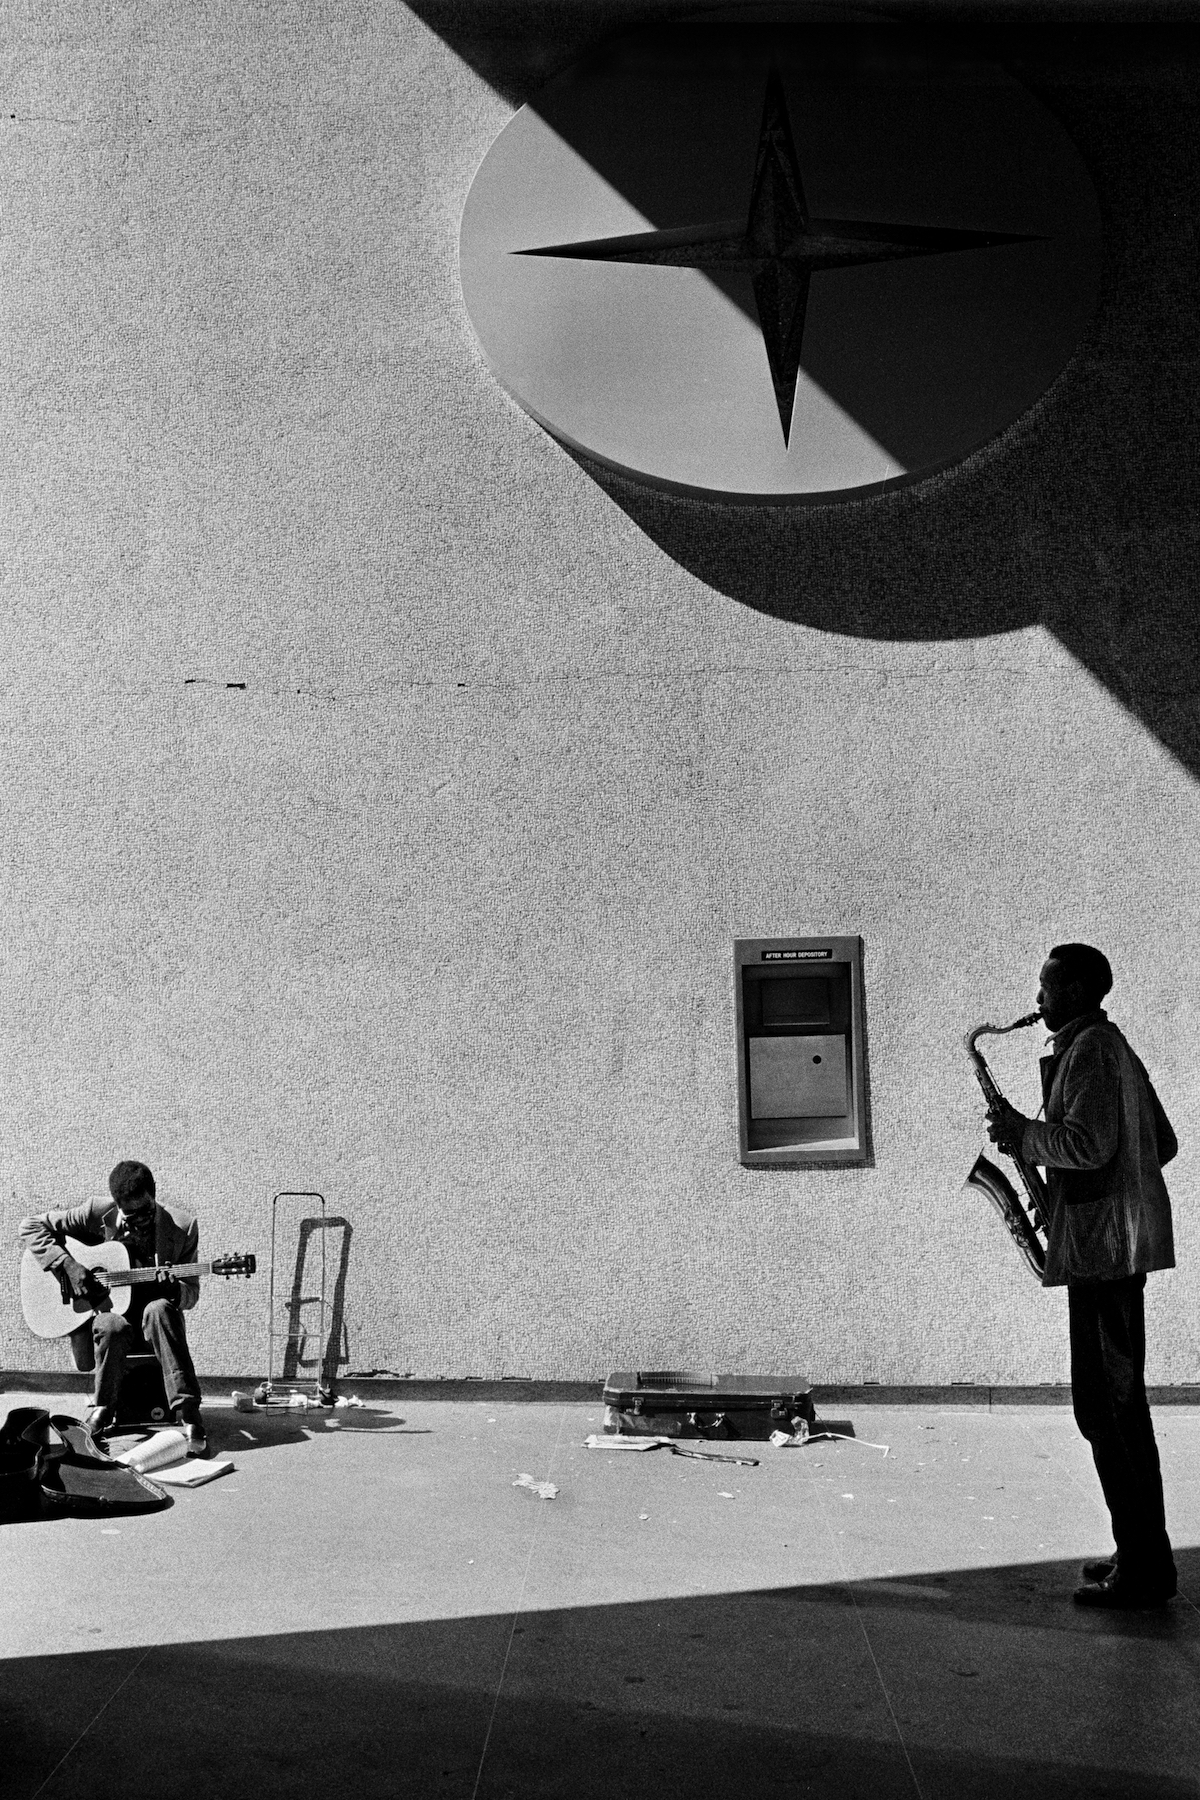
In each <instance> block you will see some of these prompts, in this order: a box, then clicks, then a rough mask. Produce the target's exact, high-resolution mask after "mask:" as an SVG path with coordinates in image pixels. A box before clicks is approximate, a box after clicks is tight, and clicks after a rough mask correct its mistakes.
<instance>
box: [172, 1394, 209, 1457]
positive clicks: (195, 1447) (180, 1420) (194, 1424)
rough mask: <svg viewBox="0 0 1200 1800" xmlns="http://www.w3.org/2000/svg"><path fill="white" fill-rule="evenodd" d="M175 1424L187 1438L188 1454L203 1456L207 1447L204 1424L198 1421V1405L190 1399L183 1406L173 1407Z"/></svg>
mask: <svg viewBox="0 0 1200 1800" xmlns="http://www.w3.org/2000/svg"><path fill="white" fill-rule="evenodd" d="M175 1426H176V1429H177V1430H179V1431H182V1433H183V1435H184V1437H185V1438H186V1439H187V1453H188V1455H189V1456H203V1455H204V1454H205V1452H206V1451H207V1449H208V1438H207V1437H206V1436H205V1432H204V1426H203V1425H202V1424H201V1422H200V1405H199V1402H198V1401H196V1400H190V1401H188V1402H187V1403H186V1404H185V1405H183V1406H177V1407H176V1408H175Z"/></svg>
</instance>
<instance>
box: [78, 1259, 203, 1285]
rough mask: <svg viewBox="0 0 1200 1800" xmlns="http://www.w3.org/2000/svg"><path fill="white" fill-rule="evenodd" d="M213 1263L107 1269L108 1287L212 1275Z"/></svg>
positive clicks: (162, 1264)
mask: <svg viewBox="0 0 1200 1800" xmlns="http://www.w3.org/2000/svg"><path fill="white" fill-rule="evenodd" d="M212 1267H213V1266H212V1264H211V1263H159V1264H156V1265H155V1267H154V1268H151V1269H106V1270H105V1271H104V1276H103V1279H104V1284H105V1286H106V1287H133V1286H134V1285H135V1284H136V1283H137V1282H139V1281H160V1280H162V1279H163V1278H164V1277H165V1278H166V1279H167V1280H169V1281H179V1280H181V1279H182V1278H183V1277H185V1276H188V1275H211V1274H212Z"/></svg>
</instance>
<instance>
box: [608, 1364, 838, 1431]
mask: <svg viewBox="0 0 1200 1800" xmlns="http://www.w3.org/2000/svg"><path fill="white" fill-rule="evenodd" d="M604 1405H605V1409H606V1410H605V1414H604V1429H605V1431H607V1432H613V1433H617V1434H620V1435H622V1436H626V1437H696V1438H701V1437H702V1438H739V1439H740V1438H747V1439H758V1440H759V1441H760V1442H761V1441H765V1440H766V1439H767V1438H769V1437H770V1435H771V1433H772V1432H773V1431H788V1432H795V1431H799V1430H800V1427H801V1421H803V1424H804V1425H805V1426H806V1427H807V1429H808V1430H809V1431H812V1430H813V1429H814V1427H815V1425H816V1419H817V1415H816V1408H815V1406H814V1405H813V1397H812V1384H811V1382H810V1381H809V1379H808V1377H807V1375H712V1374H708V1373H705V1372H704V1371H702V1370H696V1369H663V1370H649V1371H648V1370H637V1371H626V1370H619V1371H618V1372H617V1373H616V1374H613V1375H610V1376H609V1377H608V1380H607V1381H606V1382H605V1384H604Z"/></svg>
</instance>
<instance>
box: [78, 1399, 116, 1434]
mask: <svg viewBox="0 0 1200 1800" xmlns="http://www.w3.org/2000/svg"><path fill="white" fill-rule="evenodd" d="M116 1417H117V1415H116V1414H115V1413H114V1411H113V1409H112V1407H111V1406H93V1408H92V1410H91V1412H90V1413H89V1414H88V1416H87V1419H86V1421H85V1423H86V1425H87V1429H88V1432H89V1434H90V1435H91V1436H92V1437H94V1438H102V1437H103V1436H104V1434H105V1433H106V1432H108V1431H111V1430H112V1428H113V1426H114V1425H115V1423H116Z"/></svg>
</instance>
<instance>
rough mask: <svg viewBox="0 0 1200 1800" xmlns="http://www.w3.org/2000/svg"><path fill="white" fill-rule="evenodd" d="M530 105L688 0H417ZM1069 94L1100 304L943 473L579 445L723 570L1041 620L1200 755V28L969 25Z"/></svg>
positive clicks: (794, 613)
mask: <svg viewBox="0 0 1200 1800" xmlns="http://www.w3.org/2000/svg"><path fill="white" fill-rule="evenodd" d="M413 10H414V11H415V12H416V13H417V14H418V15H419V16H420V17H421V18H422V19H423V20H424V21H425V22H426V23H427V24H428V25H430V26H431V28H432V29H434V30H435V31H437V32H438V33H439V34H440V35H441V36H442V37H443V38H444V39H445V41H446V42H447V43H448V44H449V45H450V46H451V48H453V49H454V50H455V51H456V52H457V53H458V54H459V55H461V56H462V57H463V58H464V60H465V61H466V62H468V63H469V64H470V66H471V67H473V68H474V69H475V70H476V72H477V73H479V74H480V75H482V76H483V77H484V78H485V79H486V80H488V81H489V82H490V83H491V84H492V85H493V86H494V87H495V88H496V89H497V91H498V92H500V93H501V94H503V95H504V96H505V98H506V99H508V100H509V101H511V103H512V104H513V105H514V106H515V105H519V104H521V103H522V102H524V101H525V100H527V99H529V98H531V97H532V96H533V95H534V94H535V93H536V91H537V89H538V88H539V87H540V86H541V84H542V83H543V82H544V81H545V80H547V79H548V78H549V76H550V75H552V74H553V73H554V72H556V71H557V70H558V69H559V68H561V67H562V66H563V65H564V64H565V63H566V62H568V61H570V59H571V58H572V57H574V56H576V55H578V54H579V53H580V52H581V51H582V50H584V49H586V48H587V47H589V46H590V45H591V44H593V43H595V42H596V41H597V40H598V39H600V38H602V37H603V36H604V35H605V34H606V33H607V32H610V31H613V30H616V29H619V28H622V27H625V26H628V25H632V24H637V23H640V22H642V21H644V20H647V19H653V20H655V21H660V22H661V21H663V20H665V19H670V18H672V17H677V16H682V15H683V14H684V13H687V12H694V10H695V8H694V6H674V5H659V6H648V5H640V6H633V5H628V4H617V3H614V0H610V3H609V4H600V5H597V6H594V7H590V8H588V9H587V11H586V14H585V13H584V12H583V11H582V10H581V9H579V8H567V7H560V6H554V5H546V4H543V3H540V0H501V3H500V4H487V5H484V4H481V3H477V0H465V3H461V4H454V5H450V4H448V3H447V0H415V3H414V6H413ZM971 42H972V45H973V47H974V48H975V49H977V50H978V51H979V52H980V54H982V55H984V56H986V57H990V58H991V59H993V60H995V61H997V62H999V63H1001V64H1003V65H1004V66H1006V67H1007V68H1008V69H1009V70H1010V71H1011V72H1012V73H1013V74H1015V75H1016V76H1017V77H1018V78H1019V79H1021V80H1023V81H1024V82H1025V83H1026V84H1027V85H1028V86H1029V87H1031V88H1032V89H1033V90H1034V91H1035V92H1036V93H1037V94H1038V95H1039V97H1040V98H1041V99H1042V101H1043V102H1044V104H1046V105H1047V106H1048V107H1049V108H1050V110H1051V111H1052V112H1054V113H1056V114H1057V116H1058V117H1059V118H1060V120H1061V121H1062V123H1063V124H1064V125H1065V127H1066V129H1067V130H1068V132H1069V133H1070V135H1071V136H1072V138H1073V139H1074V141H1075V144H1076V145H1077V147H1078V149H1079V151H1080V153H1081V154H1082V156H1083V159H1084V162H1085V164H1086V165H1087V167H1088V170H1089V173H1090V175H1091V179H1092V182H1093V184H1094V186H1095V188H1096V191H1097V193H1098V195H1099V199H1100V205H1101V212H1102V217H1103V221H1104V234H1105V255H1104V269H1103V276H1102V290H1101V298H1100V303H1099V307H1098V310H1097V314H1096V317H1095V319H1094V320H1093V323H1092V326H1091V328H1090V330H1089V332H1088V334H1087V335H1086V337H1085V339H1084V341H1083V343H1082V345H1081V347H1080V349H1079V351H1078V353H1077V355H1076V356H1075V358H1074V360H1073V361H1072V363H1071V364H1070V365H1069V366H1068V368H1067V369H1066V371H1065V372H1064V373H1063V375H1062V376H1061V377H1060V378H1059V380H1058V381H1057V382H1056V383H1055V384H1054V386H1053V387H1052V388H1051V389H1050V390H1049V392H1048V393H1047V394H1046V395H1045V396H1043V398H1042V400H1041V401H1039V402H1038V404H1037V405H1036V406H1035V407H1034V408H1033V409H1031V411H1030V412H1029V413H1027V414H1026V415H1025V416H1024V417H1023V418H1022V419H1020V420H1018V421H1017V422H1016V424H1015V425H1013V426H1012V427H1010V428H1009V430H1007V431H1006V432H1004V433H1002V434H1001V435H1000V436H999V437H998V438H997V439H995V440H994V441H993V442H992V443H991V444H989V445H987V446H985V447H984V448H983V449H982V450H980V451H979V452H977V453H976V454H975V455H973V456H971V457H970V458H968V459H967V460H965V461H964V462H962V463H960V464H959V465H957V466H956V467H954V468H952V469H951V470H949V471H947V472H945V473H943V474H940V475H937V476H934V477H931V478H929V479H927V480H925V481H923V482H920V483H918V484H916V485H915V486H913V487H911V488H908V489H902V490H899V491H894V492H892V493H888V494H883V495H879V496H876V497H873V498H864V499H860V500H853V501H845V502H839V503H835V504H831V505H817V506H806V507H785V506H784V507H770V506H753V507H746V506H739V505H730V504H721V503H713V502H707V501H703V500H697V499H691V498H683V497H679V496H676V495H673V494H669V493H665V492H662V491H659V490H655V489H653V488H651V487H649V486H645V485H643V484H641V483H639V482H635V481H633V480H630V479H628V478H625V477H622V476H620V475H619V474H615V473H614V472H612V471H611V470H609V469H607V468H606V467H603V466H602V465H600V464H598V463H594V462H592V461H590V460H589V459H587V458H585V457H582V456H579V455H576V456H575V460H576V462H577V463H578V464H579V465H580V466H581V467H582V468H583V469H585V470H586V472H587V473H588V474H589V475H590V476H591V478H592V479H593V480H595V482H596V483H597V485H598V486H600V487H601V488H602V489H603V490H604V491H605V492H606V493H607V494H608V495H609V497H610V498H611V499H612V500H613V502H614V503H615V504H617V505H618V506H620V507H621V508H622V509H623V511H625V512H626V513H627V514H628V515H629V517H630V518H632V519H633V520H634V521H635V522H636V524H637V525H638V526H639V527H640V529H641V530H643V531H644V532H645V533H646V535H647V536H648V537H650V538H651V539H652V540H653V541H654V542H655V543H656V544H658V545H659V546H660V548H661V549H662V550H663V551H664V552H665V553H666V554H667V555H669V556H670V557H672V558H673V559H674V560H675V561H676V562H677V563H679V564H680V565H681V566H682V567H684V568H685V569H687V570H689V571H690V572H691V573H692V574H694V575H695V576H697V577H698V578H699V579H700V580H702V581H704V582H705V583H706V584H707V585H709V586H710V587H713V588H715V589H716V590H717V591H719V592H721V593H724V594H727V595H729V596H730V597H731V598H733V599H735V600H737V601H739V602H741V603H742V604H743V605H745V606H748V607H751V608H753V609H755V610H756V611H759V612H763V613H767V614H770V615H771V616H773V617H775V618H779V619H783V620H786V621H788V622H790V623H794V624H797V625H804V626H809V627H815V628H817V629H819V630H824V631H832V632H840V633H845V634H848V635H851V636H856V637H862V638H870V639H877V640H881V641H914V640H926V641H930V640H943V641H944V640H948V639H965V638H972V637H982V636H991V635H994V634H996V633H1001V632H1005V631H1012V630H1015V629H1018V628H1021V627H1023V626H1029V625H1034V624H1041V625H1043V626H1045V627H1046V628H1047V629H1048V630H1049V631H1051V632H1053V633H1054V635H1055V636H1056V637H1057V638H1058V639H1059V640H1060V642H1061V643H1062V644H1064V645H1065V646H1066V648H1067V649H1068V650H1069V651H1070V652H1071V654H1072V655H1073V656H1075V657H1076V658H1077V659H1078V660H1079V661H1080V662H1081V663H1082V664H1083V665H1084V666H1086V667H1087V668H1088V669H1089V670H1090V671H1091V672H1092V673H1093V674H1094V675H1095V676H1097V677H1098V678H1099V679H1100V680H1101V681H1102V682H1103V683H1104V684H1105V686H1106V687H1107V688H1108V689H1109V691H1110V692H1111V693H1112V694H1113V695H1114V696H1115V697H1116V698H1117V699H1118V700H1119V701H1120V702H1121V703H1122V704H1123V705H1124V706H1125V707H1127V708H1128V709H1129V710H1130V711H1131V712H1132V713H1134V714H1135V715H1136V716H1137V717H1138V718H1139V719H1140V720H1141V721H1142V723H1143V724H1145V725H1146V726H1147V727H1148V728H1149V729H1150V730H1151V731H1153V732H1154V733H1155V734H1156V735H1157V736H1158V738H1159V739H1160V740H1161V741H1162V742H1163V744H1165V745H1166V747H1167V748H1168V749H1169V750H1170V751H1171V752H1172V753H1173V754H1174V755H1175V756H1176V757H1177V758H1178V759H1179V761H1180V762H1181V763H1182V764H1183V765H1184V766H1185V767H1186V768H1187V769H1188V770H1189V771H1190V772H1191V773H1192V774H1194V775H1197V776H1200V706H1198V704H1197V698H1196V696H1197V692H1198V691H1200V617H1198V609H1197V605H1196V586H1197V579H1198V577H1200V407H1198V406H1197V404H1196V398H1195V396H1196V394H1197V393H1200V289H1198V288H1197V284H1196V281H1195V246H1194V212H1195V204H1194V197H1195V194H1196V193H1197V192H1198V191H1200V26H1198V25H1196V24H1166V23H1162V24H1157V25H1147V24H1145V23H1144V22H1143V23H1141V24H1139V25H1136V26H1135V25H1121V24H1112V23H1109V24H1100V25H1088V26H1071V27H1051V26H1046V25H1037V24H1011V23H1006V24H997V25H993V26H990V27H987V28H976V29H975V30H974V31H973V32H972V33H971Z"/></svg>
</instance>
